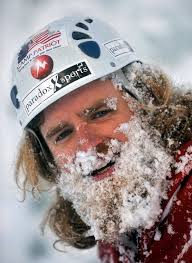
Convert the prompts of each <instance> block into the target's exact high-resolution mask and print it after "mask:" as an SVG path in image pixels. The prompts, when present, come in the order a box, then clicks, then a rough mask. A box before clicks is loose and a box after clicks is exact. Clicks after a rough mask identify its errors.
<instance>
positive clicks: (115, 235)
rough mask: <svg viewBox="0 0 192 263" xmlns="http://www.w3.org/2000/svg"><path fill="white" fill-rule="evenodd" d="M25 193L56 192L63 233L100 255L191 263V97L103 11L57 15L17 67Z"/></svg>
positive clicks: (55, 212)
mask: <svg viewBox="0 0 192 263" xmlns="http://www.w3.org/2000/svg"><path fill="white" fill-rule="evenodd" d="M11 99H12V102H13V104H14V106H15V108H16V111H17V116H18V119H19V121H20V124H21V125H22V127H23V128H24V130H25V133H24V138H23V142H22V144H21V148H20V151H19V156H18V160H17V164H16V175H17V182H19V179H20V174H19V171H20V169H22V170H23V172H24V176H25V179H24V181H23V187H24V191H25V189H26V187H28V186H29V185H30V186H31V187H32V192H33V193H35V191H41V186H42V185H43V184H44V183H45V181H48V182H49V183H50V184H51V185H55V186H56V189H57V200H56V203H55V204H54V205H53V207H52V209H51V210H50V212H49V215H48V220H49V224H50V227H51V228H52V229H53V231H54V232H55V233H56V234H57V235H58V237H59V241H61V242H63V243H68V244H70V245H72V246H74V247H77V248H89V247H92V246H93V245H95V244H96V243H97V244H98V248H99V257H100V259H101V261H102V262H105V263H106V262H124V263H125V262H145V263H147V262H148V263H149V262H150V263H152V262H169V263H171V262H191V261H192V224H191V222H192V209H191V199H192V195H191V188H192V179H191V168H192V146H191V141H190V139H191V136H192V131H191V127H192V115H191V111H192V110H191V109H192V108H191V106H192V105H191V104H192V95H191V93H187V94H182V92H181V91H179V90H177V89H173V87H172V83H171V82H170V81H169V79H168V78H167V76H166V75H165V74H164V73H163V72H161V71H160V70H159V69H157V68H154V67H151V66H148V65H146V64H143V63H142V62H141V61H140V60H139V59H138V58H137V57H136V55H135V53H134V51H133V49H132V48H131V47H130V46H129V44H128V43H127V42H126V41H124V40H123V39H121V37H120V36H119V35H118V34H117V33H116V32H115V31H114V30H113V29H112V28H110V27H109V26H108V25H106V24H105V23H103V22H101V21H99V20H98V19H91V18H84V17H73V18H72V17H71V18H64V19H62V20H59V21H56V22H53V23H51V24H50V25H48V26H46V27H45V28H44V29H42V30H41V31H40V32H38V33H37V34H35V35H33V36H32V37H30V38H29V39H28V41H26V43H25V44H24V45H23V46H22V48H21V49H20V51H19V52H18V54H17V56H16V58H15V61H14V63H13V87H12V90H11Z"/></svg>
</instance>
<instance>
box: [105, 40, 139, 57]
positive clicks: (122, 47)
mask: <svg viewBox="0 0 192 263" xmlns="http://www.w3.org/2000/svg"><path fill="white" fill-rule="evenodd" d="M104 46H105V47H106V49H107V50H108V51H109V52H110V54H111V55H113V56H114V57H117V56H120V55H123V54H127V53H130V52H134V51H133V49H132V48H131V46H130V45H129V44H128V43H127V42H126V41H124V40H123V39H115V40H112V41H109V42H107V43H105V44H104Z"/></svg>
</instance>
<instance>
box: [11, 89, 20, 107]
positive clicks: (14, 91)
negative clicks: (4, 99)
mask: <svg viewBox="0 0 192 263" xmlns="http://www.w3.org/2000/svg"><path fill="white" fill-rule="evenodd" d="M17 93H18V90H17V87H16V86H15V85H14V86H13V87H12V89H11V93H10V96H11V100H12V103H13V105H14V106H15V108H16V109H19V107H20V103H19V100H18V98H17Z"/></svg>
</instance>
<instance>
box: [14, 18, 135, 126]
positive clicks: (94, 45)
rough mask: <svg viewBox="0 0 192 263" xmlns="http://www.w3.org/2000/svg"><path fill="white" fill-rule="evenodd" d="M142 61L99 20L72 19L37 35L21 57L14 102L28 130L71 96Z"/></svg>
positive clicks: (16, 65)
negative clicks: (41, 115)
mask: <svg viewBox="0 0 192 263" xmlns="http://www.w3.org/2000/svg"><path fill="white" fill-rule="evenodd" d="M134 61H138V59H137V57H136V55H135V53H134V51H133V49H132V48H131V47H130V45H129V44H128V43H127V42H126V41H125V40H123V39H122V38H121V37H120V36H119V34H118V33H117V32H116V31H115V30H114V29H112V28H111V27H110V26H109V25H107V24H106V23H104V22H102V21H100V20H98V19H96V18H85V17H66V18H63V19H61V20H58V21H55V22H53V23H51V24H48V25H47V26H46V27H44V28H43V29H42V30H40V31H39V32H38V33H37V34H35V35H33V36H31V37H30V38H29V39H28V40H27V41H26V42H25V44H24V45H23V46H22V47H21V49H20V50H19V52H18V53H17V55H16V56H15V59H14V62H13V67H12V81H13V86H12V89H11V100H12V102H13V105H14V106H15V108H16V112H17V117H18V120H19V122H20V124H21V125H22V127H23V128H25V127H26V126H27V124H28V123H29V122H30V121H31V120H32V119H33V118H34V117H35V116H37V114H38V113H40V112H41V111H42V110H44V109H45V108H46V107H48V106H49V105H50V104H51V103H53V102H55V101H56V100H58V99H59V98H61V97H62V96H64V95H66V94H67V93H69V92H71V91H73V90H75V89H77V88H79V87H81V86H82V85H84V84H86V83H89V82H91V81H93V80H96V79H99V78H101V77H103V76H106V75H108V74H110V73H112V72H114V71H117V70H118V69H120V68H122V67H124V66H126V65H128V64H130V63H132V62H134Z"/></svg>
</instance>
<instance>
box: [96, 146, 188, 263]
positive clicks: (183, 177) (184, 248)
mask: <svg viewBox="0 0 192 263" xmlns="http://www.w3.org/2000/svg"><path fill="white" fill-rule="evenodd" d="M175 160H176V164H179V169H176V170H174V171H173V174H172V184H171V187H170V189H169V192H168V199H167V200H165V201H164V202H163V203H162V210H163V212H162V215H161V219H160V221H159V222H157V223H156V224H155V225H154V226H153V227H152V228H151V229H150V230H145V231H144V232H143V233H142V234H141V236H140V237H139V238H138V242H137V244H138V245H137V247H138V255H137V259H136V261H135V262H140V263H192V141H190V142H188V143H187V144H185V145H184V146H183V147H182V148H181V149H180V151H178V154H177V155H176V157H175ZM177 171H178V172H177ZM124 250H125V252H123V253H122V247H121V248H120V249H119V248H117V247H114V246H112V245H110V244H104V243H103V242H98V252H99V258H100V259H101V262H102V263H120V262H121V263H132V262H133V261H131V260H130V258H129V256H128V254H129V252H128V251H126V249H124Z"/></svg>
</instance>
